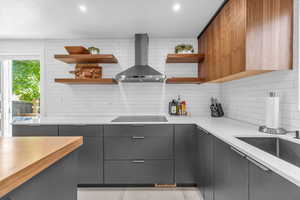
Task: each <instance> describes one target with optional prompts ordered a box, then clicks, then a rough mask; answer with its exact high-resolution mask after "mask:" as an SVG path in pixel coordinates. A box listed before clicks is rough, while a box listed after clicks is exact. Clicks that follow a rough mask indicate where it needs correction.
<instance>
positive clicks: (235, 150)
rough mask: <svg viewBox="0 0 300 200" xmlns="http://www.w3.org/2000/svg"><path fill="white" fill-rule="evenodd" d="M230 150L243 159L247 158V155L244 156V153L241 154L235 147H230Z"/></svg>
mask: <svg viewBox="0 0 300 200" xmlns="http://www.w3.org/2000/svg"><path fill="white" fill-rule="evenodd" d="M230 149H231V150H232V151H234V152H235V153H237V154H239V155H240V156H242V157H243V158H245V157H246V155H245V154H243V153H242V152H240V151H239V150H237V149H235V148H233V147H230Z"/></svg>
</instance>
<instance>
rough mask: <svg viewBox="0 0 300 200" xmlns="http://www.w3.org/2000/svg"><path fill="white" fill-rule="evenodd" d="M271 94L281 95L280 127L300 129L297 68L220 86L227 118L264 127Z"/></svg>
mask: <svg viewBox="0 0 300 200" xmlns="http://www.w3.org/2000/svg"><path fill="white" fill-rule="evenodd" d="M270 91H277V92H278V94H279V96H280V119H281V126H282V127H284V128H287V129H299V128H300V111H299V110H298V70H297V68H296V69H294V70H291V71H277V72H270V73H266V74H262V75H258V76H253V77H249V78H245V79H240V80H236V81H231V82H227V83H223V84H221V98H222V101H223V103H224V110H225V113H226V116H227V117H229V118H232V119H237V120H241V121H245V122H249V123H253V124H257V125H263V124H264V123H265V98H266V96H267V95H268V93H269V92H270Z"/></svg>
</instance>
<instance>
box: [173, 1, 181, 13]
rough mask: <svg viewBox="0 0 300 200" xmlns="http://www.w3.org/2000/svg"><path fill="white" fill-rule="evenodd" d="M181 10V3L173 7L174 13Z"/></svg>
mask: <svg viewBox="0 0 300 200" xmlns="http://www.w3.org/2000/svg"><path fill="white" fill-rule="evenodd" d="M180 9H181V5H180V3H175V4H174V5H173V11H174V12H178V11H179V10H180Z"/></svg>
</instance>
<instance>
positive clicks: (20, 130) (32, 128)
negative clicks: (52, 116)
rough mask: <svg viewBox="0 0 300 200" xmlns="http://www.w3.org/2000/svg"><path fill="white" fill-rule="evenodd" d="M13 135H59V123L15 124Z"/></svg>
mask: <svg viewBox="0 0 300 200" xmlns="http://www.w3.org/2000/svg"><path fill="white" fill-rule="evenodd" d="M12 136H14V137H23V136H58V126H57V125H13V126H12Z"/></svg>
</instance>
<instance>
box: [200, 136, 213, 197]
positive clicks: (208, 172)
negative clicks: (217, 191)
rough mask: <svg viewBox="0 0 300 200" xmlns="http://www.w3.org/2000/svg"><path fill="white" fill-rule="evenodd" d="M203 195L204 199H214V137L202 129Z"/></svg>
mask: <svg viewBox="0 0 300 200" xmlns="http://www.w3.org/2000/svg"><path fill="white" fill-rule="evenodd" d="M203 154H204V159H203V171H202V173H203V177H204V181H203V182H204V184H203V196H204V199H205V200H213V199H214V182H213V177H214V137H213V136H212V135H211V134H209V133H208V132H206V131H204V135H203Z"/></svg>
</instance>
